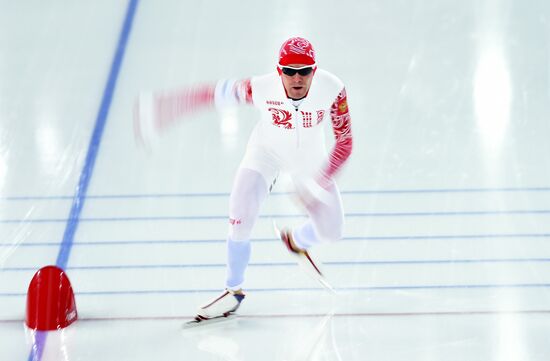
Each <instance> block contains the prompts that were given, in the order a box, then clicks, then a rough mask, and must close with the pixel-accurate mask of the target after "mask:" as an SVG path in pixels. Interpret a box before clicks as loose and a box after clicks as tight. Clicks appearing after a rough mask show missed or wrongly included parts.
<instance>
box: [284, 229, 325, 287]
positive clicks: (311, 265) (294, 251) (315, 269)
mask: <svg viewBox="0 0 550 361" xmlns="http://www.w3.org/2000/svg"><path fill="white" fill-rule="evenodd" d="M273 227H274V228H275V234H276V235H277V237H278V238H279V239H280V240H281V241H283V243H284V245H285V246H286V248H287V250H288V252H289V253H290V254H291V255H293V256H294V257H296V260H297V261H298V265H300V267H301V268H302V269H303V270H304V272H305V273H306V274H307V275H308V276H310V277H311V278H313V279H314V280H316V281H317V282H319V283H320V284H321V286H323V287H324V288H326V289H327V290H329V291H331V292H332V293H334V292H335V291H334V288H332V286H331V285H330V284H329V283H328V282H327V280H326V279H325V277H324V276H323V273H322V272H321V270H320V269H319V266H318V265H317V263H316V262H315V261H314V260H313V259H312V258H311V256H310V255H309V253H308V251H307V250H305V249H301V248H298V247H297V246H296V244H295V243H294V240H293V239H292V231H291V230H290V229H282V230H281V229H279V228H278V227H277V224H276V223H275V222H273Z"/></svg>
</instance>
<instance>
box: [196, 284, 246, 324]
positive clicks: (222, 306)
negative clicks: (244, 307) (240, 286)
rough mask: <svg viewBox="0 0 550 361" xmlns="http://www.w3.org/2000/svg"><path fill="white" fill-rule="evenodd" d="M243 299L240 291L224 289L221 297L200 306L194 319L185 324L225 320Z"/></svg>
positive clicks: (243, 296)
mask: <svg viewBox="0 0 550 361" xmlns="http://www.w3.org/2000/svg"><path fill="white" fill-rule="evenodd" d="M244 298H245V295H244V293H242V292H241V291H238V292H235V291H231V290H228V289H226V290H225V291H224V292H223V293H222V294H221V295H219V296H217V297H216V298H214V299H213V300H211V301H209V302H208V303H207V304H206V305H204V306H201V307H200V308H199V309H198V311H197V316H196V317H195V319H194V320H193V321H190V322H188V323H187V324H189V325H191V324H197V323H200V322H205V321H210V320H214V319H223V318H227V317H229V316H230V315H231V314H232V313H233V312H235V311H236V310H237V309H238V308H239V306H240V305H241V302H242V300H243V299H244Z"/></svg>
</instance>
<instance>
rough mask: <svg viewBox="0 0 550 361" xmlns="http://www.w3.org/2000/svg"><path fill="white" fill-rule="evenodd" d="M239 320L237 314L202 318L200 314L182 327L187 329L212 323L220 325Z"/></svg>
mask: <svg viewBox="0 0 550 361" xmlns="http://www.w3.org/2000/svg"><path fill="white" fill-rule="evenodd" d="M236 320H237V315H235V314H233V313H230V314H229V315H227V316H224V315H222V316H217V317H212V318H206V319H204V318H200V317H199V316H197V317H195V319H193V320H191V321H187V322H185V323H184V324H183V326H182V328H183V329H184V330H185V329H191V328H196V327H201V328H203V327H205V326H212V325H219V324H224V323H230V322H232V321H236Z"/></svg>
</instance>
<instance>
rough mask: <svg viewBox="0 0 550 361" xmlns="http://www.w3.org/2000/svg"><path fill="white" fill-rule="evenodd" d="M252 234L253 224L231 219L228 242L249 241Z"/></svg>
mask: <svg viewBox="0 0 550 361" xmlns="http://www.w3.org/2000/svg"><path fill="white" fill-rule="evenodd" d="M251 234H252V224H248V222H246V221H243V220H241V219H235V218H230V219H229V232H228V240H229V241H231V242H239V240H249V239H250V235H251Z"/></svg>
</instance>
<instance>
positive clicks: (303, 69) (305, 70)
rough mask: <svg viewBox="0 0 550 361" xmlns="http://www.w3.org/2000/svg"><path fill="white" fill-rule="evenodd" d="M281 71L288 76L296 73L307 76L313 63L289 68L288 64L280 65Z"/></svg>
mask: <svg viewBox="0 0 550 361" xmlns="http://www.w3.org/2000/svg"><path fill="white" fill-rule="evenodd" d="M280 68H281V72H282V73H283V74H285V75H288V76H294V75H296V73H298V74H299V75H301V76H307V75H309V74H311V72H313V65H307V66H303V67H301V68H291V67H289V66H280Z"/></svg>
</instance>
